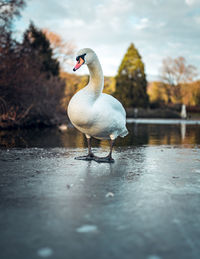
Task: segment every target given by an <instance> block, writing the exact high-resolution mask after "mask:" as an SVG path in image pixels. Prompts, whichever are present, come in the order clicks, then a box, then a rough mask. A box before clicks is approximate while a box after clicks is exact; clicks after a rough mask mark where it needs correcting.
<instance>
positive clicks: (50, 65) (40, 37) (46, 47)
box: [23, 23, 59, 76]
mask: <svg viewBox="0 0 200 259" xmlns="http://www.w3.org/2000/svg"><path fill="white" fill-rule="evenodd" d="M23 46H24V48H25V51H26V50H30V51H31V52H37V55H38V56H39V57H40V59H41V67H40V69H41V71H42V72H46V73H47V75H48V76H51V75H52V76H58V75H59V62H58V61H57V60H56V59H55V58H53V50H52V48H51V46H50V42H49V40H48V39H47V38H46V36H45V34H44V33H43V32H42V31H41V30H39V29H37V28H36V27H35V25H34V24H33V23H31V24H30V26H29V28H28V29H27V30H26V32H25V33H24V40H23Z"/></svg>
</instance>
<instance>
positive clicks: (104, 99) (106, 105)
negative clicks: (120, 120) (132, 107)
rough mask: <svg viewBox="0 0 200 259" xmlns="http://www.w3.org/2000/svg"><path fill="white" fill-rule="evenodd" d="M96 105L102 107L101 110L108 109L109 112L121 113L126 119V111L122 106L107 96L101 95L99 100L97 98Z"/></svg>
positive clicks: (110, 96)
mask: <svg viewBox="0 0 200 259" xmlns="http://www.w3.org/2000/svg"><path fill="white" fill-rule="evenodd" d="M98 102H99V103H98V104H97V105H99V106H101V107H102V109H109V110H110V111H115V112H119V113H121V114H122V115H123V116H124V117H126V111H125V109H124V107H123V106H122V104H121V103H120V102H119V101H118V100H117V99H116V98H114V97H113V96H112V95H109V94H105V93H103V94H101V96H100V98H98Z"/></svg>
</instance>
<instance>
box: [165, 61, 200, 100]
mask: <svg viewBox="0 0 200 259" xmlns="http://www.w3.org/2000/svg"><path fill="white" fill-rule="evenodd" d="M196 76H197V69H196V67H194V66H193V65H187V64H186V60H185V58H184V57H178V58H175V59H173V58H170V57H168V58H165V59H163V61H162V67H161V80H162V82H163V87H164V88H165V90H166V93H167V95H168V100H169V103H170V102H175V103H181V102H182V98H183V96H182V94H181V85H183V84H186V83H189V82H192V81H193V79H194V78H195V77H196Z"/></svg>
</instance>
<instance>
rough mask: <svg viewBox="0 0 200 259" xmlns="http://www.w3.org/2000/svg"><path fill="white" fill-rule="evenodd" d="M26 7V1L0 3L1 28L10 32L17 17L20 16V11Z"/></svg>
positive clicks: (3, 0) (15, 0)
mask: <svg viewBox="0 0 200 259" xmlns="http://www.w3.org/2000/svg"><path fill="white" fill-rule="evenodd" d="M24 6H25V1H24V0H9V1H8V0H1V1H0V27H1V29H2V28H4V30H10V29H11V24H12V21H13V19H14V17H15V16H20V10H21V9H22V8H23V7H24Z"/></svg>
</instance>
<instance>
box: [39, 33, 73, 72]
mask: <svg viewBox="0 0 200 259" xmlns="http://www.w3.org/2000/svg"><path fill="white" fill-rule="evenodd" d="M42 32H43V33H44V34H45V36H46V38H47V39H48V40H49V42H50V44H51V48H52V50H53V57H54V58H55V59H57V60H58V61H59V63H60V65H61V67H62V68H65V67H66V66H67V65H68V64H70V65H71V59H72V57H73V55H74V52H75V45H74V43H73V42H72V41H65V40H63V38H62V37H61V36H60V35H59V34H57V33H55V32H52V31H50V30H48V29H43V30H42Z"/></svg>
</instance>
